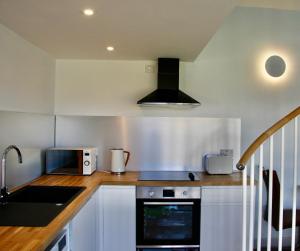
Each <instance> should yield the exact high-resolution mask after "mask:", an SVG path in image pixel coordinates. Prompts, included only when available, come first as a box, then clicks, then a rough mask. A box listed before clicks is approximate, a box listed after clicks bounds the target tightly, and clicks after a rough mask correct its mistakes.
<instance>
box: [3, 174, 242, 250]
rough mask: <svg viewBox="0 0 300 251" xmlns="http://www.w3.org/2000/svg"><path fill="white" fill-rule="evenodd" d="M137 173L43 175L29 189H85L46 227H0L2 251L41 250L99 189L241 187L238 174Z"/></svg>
mask: <svg viewBox="0 0 300 251" xmlns="http://www.w3.org/2000/svg"><path fill="white" fill-rule="evenodd" d="M138 176H139V173H138V172H127V173H125V174H124V175H113V174H110V173H106V172H95V173H94V174H92V175H91V176H67V175H44V176H42V177H40V178H38V179H36V180H34V181H33V182H30V183H29V184H30V185H47V186H84V187H86V189H85V190H84V191H83V192H82V193H81V194H80V195H79V196H78V197H77V198H75V199H74V200H73V201H72V202H71V203H70V204H69V205H68V206H67V207H66V208H65V209H64V210H63V211H62V212H61V213H60V214H59V215H58V216H57V217H56V218H55V219H54V220H53V221H52V222H51V223H50V224H49V225H48V226H46V227H0V239H1V242H0V249H1V250H18V251H20V250H24V251H25V250H26V251H27V250H44V249H45V248H46V247H47V246H48V245H49V244H50V243H51V241H52V240H53V239H54V238H55V237H56V236H57V234H58V233H59V232H60V231H61V230H62V229H63V228H64V226H65V225H66V224H67V223H68V222H69V221H70V220H71V219H72V218H73V217H74V216H75V215H76V214H77V213H78V212H79V211H80V209H81V208H82V207H83V206H84V205H85V203H86V202H87V201H88V200H89V198H90V197H91V196H92V195H93V193H95V192H96V191H97V189H98V188H99V187H101V186H105V185H109V186H170V187H172V186H196V187H198V186H241V184H242V180H241V175H240V173H235V174H232V175H225V176H224V175H216V176H211V175H207V174H205V173H199V177H200V180H199V181H169V182H166V181H138Z"/></svg>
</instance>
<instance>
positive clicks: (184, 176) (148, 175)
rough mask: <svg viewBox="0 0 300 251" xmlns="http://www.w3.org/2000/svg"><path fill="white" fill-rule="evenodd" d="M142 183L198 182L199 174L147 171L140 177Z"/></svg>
mask: <svg viewBox="0 0 300 251" xmlns="http://www.w3.org/2000/svg"><path fill="white" fill-rule="evenodd" d="M139 180H140V181H155V180H157V181H197V180H199V176H198V174H197V172H192V171H190V172H189V171H146V172H141V173H140V175H139Z"/></svg>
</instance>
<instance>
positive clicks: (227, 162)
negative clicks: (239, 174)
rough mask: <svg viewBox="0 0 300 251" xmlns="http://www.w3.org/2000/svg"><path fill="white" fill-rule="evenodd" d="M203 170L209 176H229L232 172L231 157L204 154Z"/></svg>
mask: <svg viewBox="0 0 300 251" xmlns="http://www.w3.org/2000/svg"><path fill="white" fill-rule="evenodd" d="M204 168H205V170H206V172H207V173H209V174H231V173H232V172H233V157H232V156H227V155H220V154H206V155H205V156H204Z"/></svg>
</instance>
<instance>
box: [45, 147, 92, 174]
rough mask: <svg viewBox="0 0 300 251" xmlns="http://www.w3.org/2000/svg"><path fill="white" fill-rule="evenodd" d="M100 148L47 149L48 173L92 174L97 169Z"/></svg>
mask: <svg viewBox="0 0 300 251" xmlns="http://www.w3.org/2000/svg"><path fill="white" fill-rule="evenodd" d="M97 155H98V150H97V148H94V147H74V148H73V147H72V148H50V149H47V151H46V173H47V174H66V175H91V174H92V173H93V172H94V171H96V167H97Z"/></svg>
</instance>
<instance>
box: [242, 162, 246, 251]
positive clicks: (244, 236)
mask: <svg viewBox="0 0 300 251" xmlns="http://www.w3.org/2000/svg"><path fill="white" fill-rule="evenodd" d="M246 247H247V165H246V166H245V169H244V170H243V240H242V251H246Z"/></svg>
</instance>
